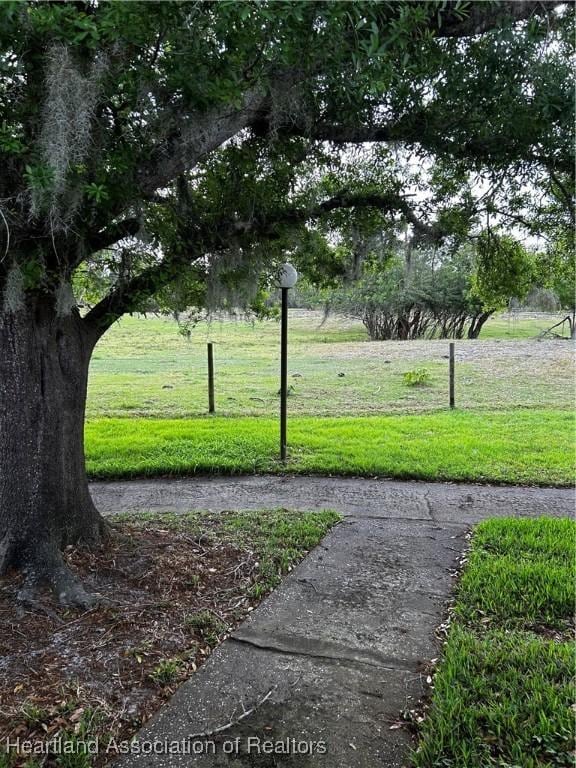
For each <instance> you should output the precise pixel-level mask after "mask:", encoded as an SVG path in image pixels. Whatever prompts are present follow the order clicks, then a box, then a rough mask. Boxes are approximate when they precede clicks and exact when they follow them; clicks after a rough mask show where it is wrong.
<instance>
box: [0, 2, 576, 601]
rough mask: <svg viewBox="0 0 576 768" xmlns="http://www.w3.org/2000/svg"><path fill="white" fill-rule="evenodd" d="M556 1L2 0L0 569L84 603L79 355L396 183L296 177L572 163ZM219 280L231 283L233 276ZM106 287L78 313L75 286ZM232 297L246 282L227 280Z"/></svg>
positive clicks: (561, 22) (564, 35)
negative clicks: (367, 157)
mask: <svg viewBox="0 0 576 768" xmlns="http://www.w3.org/2000/svg"><path fill="white" fill-rule="evenodd" d="M559 5H560V4H559V3H556V2H541V1H540V0H538V1H533V0H511V1H508V2H506V1H504V0H500V1H496V2H491V3H486V2H467V1H465V0H430V2H419V3H415V2H404V1H403V0H394V1H390V2H362V1H359V2H354V3H347V2H312V1H311V2H266V0H264V1H263V2H257V3H256V2H228V1H226V0H222V1H221V2H204V3H202V2H158V3H155V2H145V3H144V2H143V3H139V2H105V1H104V0H98V1H96V0H93V1H92V2H51V1H48V2H33V1H30V2H18V1H15V2H3V3H1V4H0V573H1V572H3V571H6V569H8V568H10V567H17V568H20V569H22V571H23V572H24V574H25V580H24V587H23V590H22V595H23V597H26V596H28V595H30V592H31V591H32V590H34V589H35V588H36V586H37V585H38V584H40V583H42V582H47V583H49V584H50V585H51V586H52V588H53V589H54V590H55V592H56V593H57V595H58V597H59V599H60V600H61V601H62V602H65V603H66V602H67V603H79V604H83V603H86V602H87V601H88V600H89V597H88V596H87V595H86V594H85V593H84V590H83V589H82V587H81V585H79V584H77V583H76V582H75V581H74V579H73V578H72V576H71V574H70V573H69V572H68V571H67V569H66V568H65V566H64V564H63V561H62V558H61V555H60V551H61V549H62V547H63V546H65V545H67V544H69V543H76V542H79V541H82V542H87V543H94V542H99V541H101V539H102V537H103V536H104V535H105V525H104V523H103V520H102V518H101V517H100V515H99V514H98V512H97V510H96V509H95V507H94V504H93V502H92V500H91V498H90V494H89V491H88V484H87V480H86V474H85V467H84V447H83V422H84V409H85V401H86V389H87V377H88V367H89V362H90V356H91V354H92V351H93V349H94V346H95V345H96V344H97V342H98V340H99V339H100V338H101V336H102V335H103V334H104V333H105V332H106V330H107V329H108V328H109V327H110V326H111V325H112V324H113V323H114V322H115V321H116V320H117V319H118V318H119V317H121V316H122V315H123V314H124V313H126V312H132V311H137V310H138V309H140V308H141V307H142V306H144V305H145V303H146V301H147V300H148V299H149V297H150V296H152V295H155V294H159V295H160V296H162V297H163V300H165V301H172V300H173V301H176V302H178V303H179V304H185V303H187V302H188V303H192V304H195V305H197V306H201V305H202V303H203V302H205V301H206V300H207V293H208V288H207V286H208V287H209V284H210V280H211V276H213V275H214V274H215V273H219V274H220V279H221V280H222V274H223V273H225V281H226V280H227V281H228V283H229V284H230V282H232V283H233V282H234V280H236V279H238V280H240V279H241V277H242V275H243V276H244V277H246V276H247V275H248V277H251V279H252V280H253V281H254V280H256V281H257V279H258V278H257V275H256V274H255V273H256V271H257V269H259V270H263V271H266V270H268V271H272V270H273V269H274V254H277V253H279V251H281V249H282V248H283V247H285V246H289V244H290V236H291V235H290V233H291V232H293V231H294V229H295V228H297V227H299V226H300V227H301V226H302V225H303V224H305V223H306V222H307V221H310V220H312V219H318V218H322V217H323V216H329V215H333V213H334V211H335V210H337V209H339V208H347V209H350V210H356V209H358V210H359V209H360V208H361V207H370V208H373V209H376V210H379V211H380V212H381V213H382V212H383V213H384V214H386V215H390V216H401V217H404V218H405V219H406V220H407V221H410V222H411V223H412V225H413V226H415V227H420V228H421V230H422V231H423V232H426V231H428V233H429V234H430V233H432V234H434V228H433V227H432V228H431V227H430V225H428V224H426V223H425V222H422V221H420V220H419V219H418V216H417V215H416V214H415V213H414V211H413V210H412V209H411V207H410V204H409V201H408V199H407V198H406V197H404V196H403V195H402V193H401V190H399V189H398V188H394V189H384V190H382V189H377V190H374V188H372V187H370V188H369V189H368V191H367V192H366V193H365V194H361V193H360V192H358V190H356V191H355V192H354V193H351V192H350V190H349V189H348V190H347V189H340V190H338V189H331V190H330V189H328V188H326V189H325V192H324V194H323V195H322V194H319V193H318V189H322V185H316V187H315V189H316V197H314V196H312V195H310V194H306V191H305V189H304V188H303V187H302V186H301V185H299V183H298V171H297V169H298V168H299V167H305V168H306V173H308V174H310V173H312V174H313V173H314V169H315V168H318V169H322V167H325V165H326V163H329V151H328V150H329V148H330V147H335V146H347V145H350V144H352V145H354V144H359V143H363V142H378V143H380V144H382V143H384V144H388V145H390V146H394V147H395V146H398V145H406V146H410V147H411V148H412V149H413V150H414V151H416V152H420V153H422V154H426V155H427V157H433V158H437V159H438V160H439V161H442V162H452V161H453V162H456V163H465V164H468V165H469V167H470V168H478V169H490V170H491V171H493V172H497V171H504V170H506V169H507V168H510V167H511V166H513V165H514V164H520V165H523V167H524V168H527V167H532V166H533V167H536V166H539V167H540V168H545V169H547V171H549V172H550V173H552V174H554V175H555V177H556V179H557V180H558V183H559V184H560V186H562V183H563V181H562V180H563V179H564V180H565V179H566V177H567V176H570V174H571V173H572V165H571V159H570V156H571V130H570V128H569V127H568V128H567V126H570V120H571V117H570V116H571V103H570V101H571V90H572V89H571V85H570V68H569V67H570V64H569V60H568V55H567V51H569V49H570V46H571V37H570V32H569V30H568V26H569V24H570V22H571V12H570V9H569V8H565V7H562V6H560V7H559V8H558V6H559ZM227 269H228V271H226V270H227ZM91 272H95V273H98V274H100V275H104V276H105V277H106V280H107V282H108V284H109V289H108V290H107V292H105V295H102V296H101V298H100V300H99V301H98V302H96V303H95V304H94V306H92V307H91V308H90V310H89V311H87V312H82V311H81V310H80V308H79V307H78V306H77V303H76V299H75V297H74V292H73V286H74V284H75V279H76V277H75V276H76V275H77V274H79V273H81V274H83V275H90V273H91ZM232 287H233V286H232Z"/></svg>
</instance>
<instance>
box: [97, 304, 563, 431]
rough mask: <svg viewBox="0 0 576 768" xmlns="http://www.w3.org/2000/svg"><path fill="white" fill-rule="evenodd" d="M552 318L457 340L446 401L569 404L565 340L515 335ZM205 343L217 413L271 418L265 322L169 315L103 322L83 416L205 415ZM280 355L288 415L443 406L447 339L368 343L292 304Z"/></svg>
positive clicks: (271, 324) (272, 347) (499, 321)
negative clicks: (415, 382) (192, 322)
mask: <svg viewBox="0 0 576 768" xmlns="http://www.w3.org/2000/svg"><path fill="white" fill-rule="evenodd" d="M553 322H554V317H553V316H552V318H551V317H545V319H540V321H537V320H533V319H526V320H524V321H518V320H506V319H503V318H495V319H494V320H492V325H490V323H488V324H487V327H486V334H487V335H489V336H490V339H488V340H483V339H480V340H478V341H468V340H462V341H457V342H456V366H457V368H456V376H457V392H456V395H457V405H458V406H459V407H462V408H465V409H466V410H469V409H471V408H474V409H477V408H482V409H486V408H487V409H502V408H530V407H539V408H542V407H544V408H566V407H570V404H571V402H572V397H573V385H572V382H573V358H572V345H571V344H570V343H569V342H567V341H564V340H561V339H550V340H542V341H538V340H536V339H535V338H534V335H532V337H530V338H527V334H537V333H538V330H537V328H540V329H541V328H546V327H548V326H549V325H552V324H553ZM512 333H515V334H516V336H517V337H516V338H512V337H511V334H512ZM497 336H501V337H502V338H497ZM504 337H505V338H504ZM207 341H212V342H213V343H214V355H215V367H216V410H217V413H218V414H220V415H223V416H276V414H277V411H278V387H279V383H278V369H279V363H278V353H279V350H278V347H279V327H278V323H277V322H275V321H273V320H269V321H265V322H256V323H254V324H249V323H246V322H244V321H236V322H234V321H229V320H225V321H214V322H213V323H212V324H211V325H209V326H208V325H206V324H204V323H203V324H200V325H198V326H197V327H196V328H195V329H193V330H192V335H191V339H190V340H187V339H186V338H185V337H183V336H182V335H181V334H179V333H178V327H177V325H176V323H175V322H174V321H171V320H167V319H158V318H148V319H143V318H132V317H127V318H124V319H123V320H121V321H120V322H119V323H118V324H117V325H116V326H114V327H113V328H112V330H111V331H110V332H109V333H108V334H107V336H106V337H105V338H104V339H103V340H102V341H101V342H100V344H99V345H98V347H97V348H96V351H95V353H94V357H93V361H92V366H91V377H90V389H89V399H88V416H89V417H95V416H131V417H132V416H153V417H156V418H180V417H186V418H187V417H190V416H200V415H203V414H205V413H206V412H207V405H208V396H207V383H206V377H207V373H206V371H207V365H206V342H207ZM289 354H290V363H289V367H290V373H289V376H290V386H291V393H290V412H291V413H292V414H294V415H301V416H365V415H371V414H388V413H391V412H395V413H409V412H414V411H430V410H434V409H438V408H444V407H445V406H446V405H447V402H448V361H447V356H448V342H447V341H411V342H370V341H368V337H367V334H366V331H365V329H364V327H363V325H362V324H361V323H360V322H359V321H355V320H343V319H340V318H329V320H328V321H327V322H326V323H324V324H323V325H322V316H321V314H320V313H314V312H303V311H298V310H293V311H292V317H291V321H290V351H289ZM416 368H426V369H427V371H428V372H429V373H430V376H431V378H430V383H429V385H427V386H421V387H408V386H406V385H405V384H404V381H403V374H404V373H405V372H406V371H410V370H413V369H416Z"/></svg>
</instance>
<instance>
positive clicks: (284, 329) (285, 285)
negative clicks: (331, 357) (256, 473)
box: [280, 263, 298, 461]
mask: <svg viewBox="0 0 576 768" xmlns="http://www.w3.org/2000/svg"><path fill="white" fill-rule="evenodd" d="M297 280H298V272H296V270H295V269H294V267H293V266H292V264H288V263H286V264H284V266H283V267H282V272H281V274H280V288H281V290H282V319H281V331H280V459H281V460H282V461H286V423H287V407H288V291H289V290H290V288H294V286H295V285H296V281H297Z"/></svg>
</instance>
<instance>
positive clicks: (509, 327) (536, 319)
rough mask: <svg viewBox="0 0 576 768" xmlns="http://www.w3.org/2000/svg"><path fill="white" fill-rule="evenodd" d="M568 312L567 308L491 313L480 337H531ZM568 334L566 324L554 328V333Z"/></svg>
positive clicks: (556, 321)
mask: <svg viewBox="0 0 576 768" xmlns="http://www.w3.org/2000/svg"><path fill="white" fill-rule="evenodd" d="M568 314H569V312H568V310H565V311H564V312H559V313H558V314H552V313H550V314H549V313H545V312H535V313H525V312H521V313H519V314H515V313H506V314H501V315H493V316H492V317H491V318H490V319H489V320H488V321H487V322H486V324H485V326H484V327H483V328H482V332H481V333H480V338H481V339H533V338H536V337H537V336H539V335H540V334H541V333H542V332H543V331H547V330H548V329H549V328H551V327H552V326H553V325H555V324H556V323H558V322H559V321H560V320H563V319H564V318H565V317H566V316H567V315H568ZM562 330H563V331H564V335H565V336H566V337H567V336H568V328H567V324H566V325H565V326H564V328H563V329H562V328H560V327H558V328H555V329H554V333H557V334H559V335H560V334H561V331H562Z"/></svg>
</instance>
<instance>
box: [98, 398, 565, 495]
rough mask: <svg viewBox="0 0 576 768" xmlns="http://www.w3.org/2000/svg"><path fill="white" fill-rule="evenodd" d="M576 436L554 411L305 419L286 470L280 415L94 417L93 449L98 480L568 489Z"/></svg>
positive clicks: (293, 434) (294, 432)
mask: <svg viewBox="0 0 576 768" xmlns="http://www.w3.org/2000/svg"><path fill="white" fill-rule="evenodd" d="M573 435H574V419H573V416H572V415H571V414H570V413H569V412H568V411H555V410H515V411H486V412H481V411H473V412H466V411H457V410H456V411H453V412H450V411H439V412H435V413H428V414H418V415H416V414H414V415H398V416H372V417H346V418H339V419H335V418H323V419H315V418H306V417H298V418H292V419H291V420H290V422H289V430H288V439H289V446H290V451H289V452H290V457H289V461H288V463H287V464H286V465H285V466H284V465H281V464H280V463H279V461H278V459H277V455H278V422H277V420H275V419H266V418H235V419H229V418H223V417H219V416H216V417H204V418H196V419H179V420H168V419H136V418H132V419H92V420H89V421H88V423H87V425H86V453H87V465H88V471H89V474H90V476H91V477H92V478H112V477H134V476H139V475H178V474H194V473H199V474H206V473H213V472H214V473H251V472H283V471H289V472H301V473H339V474H352V475H381V476H388V477H398V478H416V479H426V480H462V481H477V482H503V483H525V484H539V485H569V484H571V483H572V481H573V477H574V452H573Z"/></svg>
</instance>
